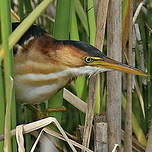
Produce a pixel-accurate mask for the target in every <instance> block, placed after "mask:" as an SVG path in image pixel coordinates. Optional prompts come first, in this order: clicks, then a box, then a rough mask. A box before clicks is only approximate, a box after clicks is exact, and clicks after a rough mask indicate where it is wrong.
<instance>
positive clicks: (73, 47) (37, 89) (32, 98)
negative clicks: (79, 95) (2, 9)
mask: <svg viewBox="0 0 152 152" xmlns="http://www.w3.org/2000/svg"><path fill="white" fill-rule="evenodd" d="M17 26H18V23H14V25H13V29H15V28H16V27H17ZM14 53H15V54H14V69H15V89H16V99H17V100H18V101H20V102H23V103H40V102H44V101H45V100H48V99H49V98H50V97H51V96H52V95H54V94H55V93H56V92H57V91H58V90H60V89H61V88H63V87H64V86H65V85H66V84H68V83H69V82H70V81H71V79H73V78H74V77H77V76H79V75H92V74H94V73H99V72H104V71H109V70H111V69H115V70H120V71H125V72H130V73H134V74H138V75H144V76H146V75H147V74H146V73H144V72H143V71H141V70H138V69H136V68H134V67H131V66H128V65H124V64H122V63H120V62H117V61H115V60H112V59H110V58H108V57H106V56H105V55H104V54H102V53H101V51H99V50H98V49H97V48H95V47H93V46H91V45H89V44H88V43H86V42H81V41H70V40H62V41H61V40H56V39H54V38H52V37H51V36H50V35H49V34H48V33H47V32H45V31H44V30H42V29H41V28H38V27H37V26H32V27H31V28H30V29H29V30H28V31H27V32H26V33H25V34H24V36H23V37H22V38H21V39H20V40H19V42H18V45H16V46H15V47H14Z"/></svg>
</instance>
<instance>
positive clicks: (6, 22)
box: [0, 0, 13, 152]
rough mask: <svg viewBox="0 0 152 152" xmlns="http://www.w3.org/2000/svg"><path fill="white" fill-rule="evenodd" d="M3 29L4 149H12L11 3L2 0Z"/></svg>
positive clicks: (0, 3) (0, 2)
mask: <svg viewBox="0 0 152 152" xmlns="http://www.w3.org/2000/svg"><path fill="white" fill-rule="evenodd" d="M0 5H1V6H3V7H1V21H2V22H1V29H2V49H3V50H4V76H5V97H6V115H5V142H4V151H7V152H8V151H9V152H11V151H12V148H11V137H10V130H11V102H12V89H13V80H11V79H12V77H13V67H12V51H10V50H9V46H8V39H9V34H10V32H11V24H10V3H9V1H6V0H1V1H0Z"/></svg>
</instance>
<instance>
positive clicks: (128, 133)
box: [124, 0, 133, 152]
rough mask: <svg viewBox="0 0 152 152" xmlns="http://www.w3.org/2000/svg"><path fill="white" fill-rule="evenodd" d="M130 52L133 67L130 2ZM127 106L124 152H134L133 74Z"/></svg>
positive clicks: (129, 83)
mask: <svg viewBox="0 0 152 152" xmlns="http://www.w3.org/2000/svg"><path fill="white" fill-rule="evenodd" d="M129 8H130V9H129V10H130V11H129V12H130V16H129V50H128V64H129V65H132V64H133V63H132V62H133V58H132V48H133V44H132V41H133V30H132V25H133V24H132V20H133V1H132V0H129ZM127 76H128V77H127V104H126V119H125V140H124V151H125V152H132V80H133V79H132V74H128V75H127Z"/></svg>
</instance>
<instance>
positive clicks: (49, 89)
mask: <svg viewBox="0 0 152 152" xmlns="http://www.w3.org/2000/svg"><path fill="white" fill-rule="evenodd" d="M69 80H70V79H69V78H68V77H64V76H60V75H57V74H33V73H32V74H24V75H16V76H15V93H16V99H17V101H19V102H22V103H26V104H37V103H41V102H44V101H46V100H48V99H49V98H50V97H51V96H53V95H54V94H55V93H56V92H57V91H58V90H60V89H61V88H63V87H64V86H65V85H66V84H67V83H68V82H69Z"/></svg>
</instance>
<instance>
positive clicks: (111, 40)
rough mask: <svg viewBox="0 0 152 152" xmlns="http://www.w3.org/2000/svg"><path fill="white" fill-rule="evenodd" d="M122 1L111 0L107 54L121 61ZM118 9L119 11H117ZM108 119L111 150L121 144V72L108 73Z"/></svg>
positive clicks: (108, 18)
mask: <svg viewBox="0 0 152 152" xmlns="http://www.w3.org/2000/svg"><path fill="white" fill-rule="evenodd" d="M121 5H122V1H121V0H117V1H115V0H109V10H108V17H107V55H108V56H109V57H111V58H114V59H116V60H118V61H121V52H122V33H121V32H122V31H121V29H122V25H121V24H122V20H121V17H122V6H121ZM116 10H117V11H116ZM107 121H108V128H109V131H108V135H109V136H108V140H109V142H108V143H109V146H108V147H109V151H112V150H113V148H114V146H115V144H118V145H119V146H120V145H121V73H120V72H117V71H114V72H108V73H107Z"/></svg>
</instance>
